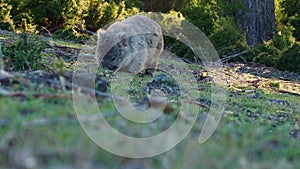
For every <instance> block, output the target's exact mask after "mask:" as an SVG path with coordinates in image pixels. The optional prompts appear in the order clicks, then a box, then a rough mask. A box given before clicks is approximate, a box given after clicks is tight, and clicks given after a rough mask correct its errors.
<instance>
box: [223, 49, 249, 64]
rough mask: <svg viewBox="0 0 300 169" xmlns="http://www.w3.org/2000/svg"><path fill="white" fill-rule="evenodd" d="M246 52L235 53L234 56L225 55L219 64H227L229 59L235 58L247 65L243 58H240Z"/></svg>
mask: <svg viewBox="0 0 300 169" xmlns="http://www.w3.org/2000/svg"><path fill="white" fill-rule="evenodd" d="M247 53H248V51H246V50H245V51H243V52H240V53H237V54H234V55H227V56H224V57H223V58H222V59H221V62H223V63H224V62H227V61H228V60H229V59H231V58H235V57H239V58H241V59H242V60H243V61H244V62H245V63H247V61H246V59H245V58H244V57H242V55H244V54H247Z"/></svg>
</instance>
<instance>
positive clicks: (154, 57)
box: [96, 15, 164, 73]
mask: <svg viewBox="0 0 300 169" xmlns="http://www.w3.org/2000/svg"><path fill="white" fill-rule="evenodd" d="M97 36H98V41H97V49H96V56H97V58H98V59H100V61H101V64H102V67H105V68H108V69H111V70H115V71H119V70H120V71H124V72H129V73H138V72H140V71H142V70H143V69H147V68H155V67H156V66H157V64H158V60H159V57H160V55H161V53H162V50H163V45H164V44H163V36H162V31H161V27H160V26H159V24H158V23H156V22H155V21H153V20H151V19H149V18H147V17H146V16H143V15H134V16H131V17H129V18H127V19H125V20H124V21H122V22H119V21H117V22H115V23H113V24H112V25H110V26H109V27H108V28H107V30H103V29H99V30H98V31H97Z"/></svg>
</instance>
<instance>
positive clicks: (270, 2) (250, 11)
mask: <svg viewBox="0 0 300 169" xmlns="http://www.w3.org/2000/svg"><path fill="white" fill-rule="evenodd" d="M243 2H244V4H245V6H246V10H245V11H240V12H241V13H244V15H242V17H243V18H241V19H239V23H238V25H239V26H240V27H241V28H242V29H243V30H244V31H245V32H246V33H247V35H246V38H247V43H248V44H249V45H257V44H260V43H262V42H263V41H268V40H270V39H272V38H273V36H274V34H275V31H276V27H275V5H274V0H243Z"/></svg>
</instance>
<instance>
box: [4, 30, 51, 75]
mask: <svg viewBox="0 0 300 169" xmlns="http://www.w3.org/2000/svg"><path fill="white" fill-rule="evenodd" d="M45 47H46V46H45V42H44V41H42V40H41V39H40V38H39V37H37V36H35V35H28V34H26V33H23V34H22V35H21V36H20V38H19V40H17V41H16V42H12V43H9V44H8V43H6V44H5V45H3V50H2V51H3V59H4V61H5V63H6V64H7V65H6V66H5V67H8V68H9V70H13V71H24V70H29V71H31V70H38V69H40V68H41V67H42V58H43V55H44V54H43V50H44V49H45Z"/></svg>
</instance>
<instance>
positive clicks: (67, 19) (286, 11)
mask: <svg viewBox="0 0 300 169" xmlns="http://www.w3.org/2000/svg"><path fill="white" fill-rule="evenodd" d="M0 7H1V11H0V20H1V22H0V29H5V30H12V31H27V32H35V33H40V34H43V35H49V36H50V35H51V36H53V37H54V38H59V39H63V40H82V39H84V37H86V36H87V34H83V33H82V31H83V30H89V31H92V32H95V31H96V30H97V29H98V28H100V27H103V26H105V25H106V24H108V23H110V22H112V21H114V20H116V19H122V18H125V17H126V16H129V15H132V14H135V13H138V12H141V11H146V12H147V11H154V12H165V13H170V12H171V13H172V14H174V15H182V16H183V17H185V18H186V19H187V20H189V21H190V22H192V23H193V24H194V25H196V26H197V27H199V28H200V29H201V30H202V31H203V32H204V33H205V34H206V35H207V36H209V37H210V39H211V41H212V42H213V44H214V45H215V47H216V49H217V50H218V52H219V54H220V57H225V56H229V55H232V54H236V53H240V52H242V51H249V52H248V54H247V55H246V56H244V57H245V58H246V59H247V61H251V62H252V61H254V62H259V63H262V64H266V65H268V66H274V67H276V68H278V69H281V70H289V71H295V72H300V67H299V65H300V62H299V57H300V56H299V55H300V54H299V51H300V46H299V43H297V41H300V12H299V11H300V2H299V1H298V0H275V16H276V32H274V37H273V39H271V40H269V41H266V42H264V43H262V44H258V45H255V46H252V45H248V44H247V41H246V36H245V34H246V32H243V31H242V29H241V28H240V27H239V26H238V24H237V23H238V20H240V19H241V18H243V16H241V15H242V13H243V12H242V13H241V11H247V9H246V7H245V5H244V4H243V3H242V2H241V1H238V0H170V1H159V0H53V1H46V0H0ZM175 11H176V12H175ZM166 42H167V45H169V44H172V45H170V46H173V48H172V49H171V50H172V51H173V52H175V53H177V54H178V55H179V56H181V57H187V58H190V59H193V58H194V55H193V52H192V51H191V50H189V49H188V48H186V47H185V46H184V45H182V44H180V43H178V42H176V41H174V40H167V41H166ZM168 43H169V44H168ZM174 46H175V47H176V48H174ZM231 60H232V59H231ZM235 60H237V59H235Z"/></svg>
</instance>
